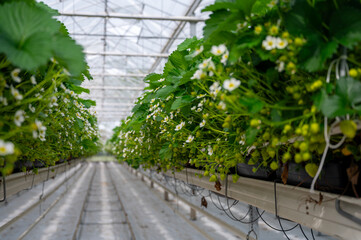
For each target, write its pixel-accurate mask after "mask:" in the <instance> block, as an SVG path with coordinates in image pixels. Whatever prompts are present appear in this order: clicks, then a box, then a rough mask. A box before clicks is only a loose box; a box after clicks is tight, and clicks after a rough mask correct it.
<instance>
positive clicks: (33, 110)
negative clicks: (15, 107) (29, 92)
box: [29, 103, 35, 113]
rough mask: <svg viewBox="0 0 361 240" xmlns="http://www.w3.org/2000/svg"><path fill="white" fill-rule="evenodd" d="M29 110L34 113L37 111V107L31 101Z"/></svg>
mask: <svg viewBox="0 0 361 240" xmlns="http://www.w3.org/2000/svg"><path fill="white" fill-rule="evenodd" d="M29 110H30V111H31V112H32V113H34V112H35V107H34V106H33V105H31V104H30V103H29Z"/></svg>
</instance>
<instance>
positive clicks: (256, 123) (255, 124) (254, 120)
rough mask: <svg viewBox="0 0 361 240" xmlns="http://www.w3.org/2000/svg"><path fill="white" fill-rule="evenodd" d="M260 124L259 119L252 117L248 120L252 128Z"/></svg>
mask: <svg viewBox="0 0 361 240" xmlns="http://www.w3.org/2000/svg"><path fill="white" fill-rule="evenodd" d="M260 124H261V120H259V119H252V120H251V122H250V126H251V127H254V128H256V127H258V126H259V125H260Z"/></svg>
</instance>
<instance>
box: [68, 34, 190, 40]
mask: <svg viewBox="0 0 361 240" xmlns="http://www.w3.org/2000/svg"><path fill="white" fill-rule="evenodd" d="M70 35H71V36H87V37H88V36H90V37H103V34H97V33H70ZM107 37H119V38H143V39H170V38H171V37H165V36H142V35H124V34H119V35H117V34H107ZM175 39H180V40H184V39H186V38H185V37H177V38H175Z"/></svg>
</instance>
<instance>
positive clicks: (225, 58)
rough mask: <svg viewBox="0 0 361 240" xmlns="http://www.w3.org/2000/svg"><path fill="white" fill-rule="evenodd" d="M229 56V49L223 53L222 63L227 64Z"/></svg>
mask: <svg viewBox="0 0 361 240" xmlns="http://www.w3.org/2000/svg"><path fill="white" fill-rule="evenodd" d="M228 56H229V53H228V51H226V52H225V53H224V54H223V55H222V59H221V63H223V65H226V64H227V61H228Z"/></svg>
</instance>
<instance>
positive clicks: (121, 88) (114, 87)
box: [86, 86, 144, 91]
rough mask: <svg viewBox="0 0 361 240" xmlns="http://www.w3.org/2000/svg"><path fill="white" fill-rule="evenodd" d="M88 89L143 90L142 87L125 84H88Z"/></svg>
mask: <svg viewBox="0 0 361 240" xmlns="http://www.w3.org/2000/svg"><path fill="white" fill-rule="evenodd" d="M86 88H88V89H90V90H92V89H94V90H128V91H143V90H144V87H126V86H119V87H118V86H89V87H86Z"/></svg>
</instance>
